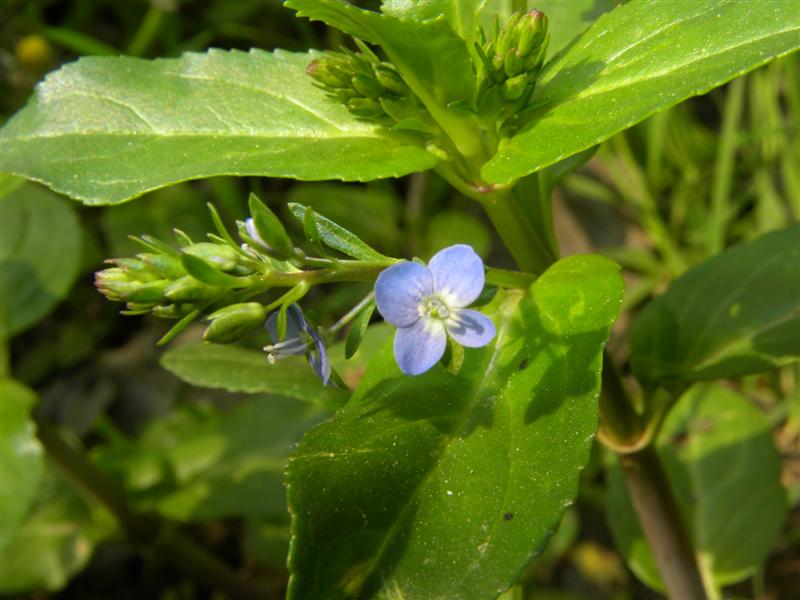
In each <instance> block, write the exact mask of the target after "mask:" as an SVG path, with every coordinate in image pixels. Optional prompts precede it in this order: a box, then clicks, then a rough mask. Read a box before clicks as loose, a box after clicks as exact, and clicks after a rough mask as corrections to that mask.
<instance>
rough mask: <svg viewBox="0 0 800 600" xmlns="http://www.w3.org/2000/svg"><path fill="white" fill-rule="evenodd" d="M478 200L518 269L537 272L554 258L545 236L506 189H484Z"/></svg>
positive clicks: (543, 268)
mask: <svg viewBox="0 0 800 600" xmlns="http://www.w3.org/2000/svg"><path fill="white" fill-rule="evenodd" d="M481 201H482V204H483V208H484V209H485V210H486V214H487V215H489V219H491V221H492V224H493V225H494V227H495V229H496V230H497V233H498V234H499V235H500V237H501V238H502V239H503V242H504V243H505V245H506V247H507V248H508V251H509V252H511V256H512V257H513V258H514V261H515V262H516V263H517V266H518V267H519V268H520V269H521V270H523V271H528V272H530V273H534V274H536V275H539V274H541V273H543V272H544V271H545V270H546V269H547V267H549V266H550V265H551V264H553V263H554V262H555V261H556V258H557V257H556V256H554V255H553V252H552V250H551V249H550V248H549V246H548V243H547V241H546V239H545V238H544V237H543V236H542V235H540V232H539V231H538V230H537V229H536V228H535V227H534V226H533V224H532V223H531V222H530V220H529V219H528V217H527V215H526V214H524V213H523V211H522V210H521V208H520V206H519V205H518V204H517V203H516V202H515V201H514V199H513V198H512V197H511V190H510V189H503V190H497V191H493V192H487V193H485V194H484V195H483V196H482V197H481ZM547 201H548V202H549V198H548V199H547Z"/></svg>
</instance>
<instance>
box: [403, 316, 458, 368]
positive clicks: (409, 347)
mask: <svg viewBox="0 0 800 600" xmlns="http://www.w3.org/2000/svg"><path fill="white" fill-rule="evenodd" d="M446 345H447V335H446V334H445V332H444V325H442V322H441V321H439V320H437V319H419V320H418V321H417V322H416V323H414V324H413V325H411V326H410V327H401V328H399V329H398V330H397V333H396V334H395V336H394V358H395V360H396V361H397V366H399V367H400V370H401V371H402V372H403V373H405V374H406V375H420V374H421V373H424V372H425V371H427V370H428V369H430V368H431V367H432V366H433V365H435V364H436V363H437V362H438V361H439V359H440V358H442V355H443V354H444V348H445V346H446Z"/></svg>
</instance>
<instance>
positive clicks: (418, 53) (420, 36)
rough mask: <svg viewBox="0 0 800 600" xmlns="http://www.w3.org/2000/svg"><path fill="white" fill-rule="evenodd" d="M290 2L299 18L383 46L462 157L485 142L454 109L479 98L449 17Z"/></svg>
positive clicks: (328, 1)
mask: <svg viewBox="0 0 800 600" xmlns="http://www.w3.org/2000/svg"><path fill="white" fill-rule="evenodd" d="M285 4H286V6H288V7H289V8H293V9H294V10H296V11H297V14H298V15H299V16H302V17H308V18H309V19H312V20H316V21H324V22H325V23H326V24H328V25H330V26H331V27H336V28H337V29H341V30H342V31H344V32H345V33H348V34H350V35H352V36H354V37H357V38H360V39H362V40H365V41H368V42H372V43H374V44H378V45H380V46H381V48H383V50H384V52H385V53H386V56H387V57H388V58H389V60H390V61H391V62H392V64H393V65H394V66H395V68H397V71H398V72H399V73H400V75H401V76H402V77H403V79H404V81H405V82H406V83H407V84H408V87H410V88H411V90H412V91H413V92H414V93H415V94H416V95H417V97H418V98H419V99H420V100H421V101H422V103H423V104H424V105H425V107H426V108H427V109H428V111H429V112H430V114H431V116H432V117H433V118H434V119H435V120H436V121H437V122H438V123H439V125H440V126H441V127H442V129H444V131H445V132H446V133H447V134H448V135H449V136H450V137H451V138H452V140H453V142H455V144H456V146H457V147H458V148H459V149H460V151H461V152H462V154H464V155H466V156H471V155H473V154H474V153H475V152H477V151H478V150H479V148H480V140H478V139H476V136H475V132H474V129H473V128H472V127H471V126H470V124H471V123H472V122H473V119H472V117H471V116H469V115H468V114H466V113H464V112H463V111H459V110H456V109H454V108H452V107H451V105H452V104H453V103H458V102H464V101H466V102H472V101H473V100H474V96H475V93H476V88H475V86H476V83H475V75H474V72H473V65H472V59H471V57H470V48H469V46H468V45H467V43H466V41H465V40H463V39H461V38H460V37H458V36H457V35H456V34H455V32H454V31H453V30H452V29H451V28H450V26H449V24H448V23H447V22H446V21H445V20H444V19H438V20H434V21H424V22H421V21H403V20H401V19H398V18H397V17H394V16H392V15H387V14H381V13H377V12H372V11H369V10H361V9H358V8H356V7H355V6H353V5H351V4H349V3H347V2H342V1H340V0H287V2H286V3H285Z"/></svg>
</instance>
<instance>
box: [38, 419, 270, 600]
mask: <svg viewBox="0 0 800 600" xmlns="http://www.w3.org/2000/svg"><path fill="white" fill-rule="evenodd" d="M36 435H37V437H38V438H39V441H40V442H41V443H42V445H43V446H44V448H45V450H46V451H47V455H48V457H49V458H50V459H51V460H52V461H53V462H54V463H56V465H58V467H60V468H61V469H62V470H63V471H64V473H65V474H66V475H67V476H68V477H69V478H70V480H71V481H72V482H73V483H75V484H76V485H77V486H78V487H79V488H80V489H81V490H83V491H84V492H86V493H87V494H89V495H91V496H93V497H94V498H95V499H96V500H98V501H99V502H100V503H101V504H103V505H104V506H105V507H106V508H107V509H108V510H109V511H110V512H111V513H112V514H113V515H114V517H116V519H117V521H118V522H119V524H120V526H121V527H122V529H123V530H124V531H125V533H126V534H127V535H128V537H129V538H130V539H131V540H132V541H133V542H135V543H137V544H142V545H148V546H150V547H152V548H153V549H155V551H156V552H157V554H158V555H159V556H163V557H164V559H165V560H167V561H169V562H170V563H172V564H173V566H175V567H176V568H177V569H179V570H181V571H183V572H184V573H186V574H187V575H189V576H191V577H192V578H194V579H196V580H197V581H200V582H203V583H205V584H206V585H209V586H211V587H216V588H222V589H224V590H225V591H226V592H227V593H228V594H230V596H231V597H233V598H243V599H251V598H252V599H256V598H269V597H271V596H274V594H275V592H276V591H278V590H279V588H280V587H281V586H282V583H278V582H276V583H275V584H273V583H272V582H271V581H270V582H263V581H255V580H252V579H245V578H244V577H242V576H240V575H239V574H237V573H235V572H234V571H233V570H232V569H231V568H230V567H229V566H228V565H226V564H224V563H223V562H221V561H219V560H218V559H217V558H216V557H215V556H213V555H212V554H210V553H208V552H207V551H206V550H205V549H204V548H202V547H201V546H200V545H198V544H197V543H196V542H195V541H194V540H193V539H192V538H190V537H189V536H187V535H186V534H185V533H183V532H182V531H180V530H179V529H178V528H177V526H176V525H175V524H171V523H168V522H166V521H164V520H163V519H161V518H160V517H159V516H157V515H154V514H143V513H137V512H133V511H132V510H130V508H129V507H128V505H127V501H126V498H125V494H124V493H123V491H122V490H121V489H120V488H119V486H117V484H116V483H115V482H114V481H113V480H112V479H110V478H109V477H107V476H106V474H105V473H103V472H102V471H100V470H99V469H98V468H97V467H95V466H94V464H92V463H91V462H90V461H89V460H88V459H87V458H86V456H85V455H84V454H83V453H82V452H80V451H79V450H77V449H76V448H74V447H73V446H72V445H71V444H69V443H67V441H66V440H65V439H64V437H63V436H62V434H61V433H60V432H59V431H58V430H57V429H56V428H55V427H53V426H52V425H50V424H49V423H45V422H43V421H40V422H38V423H37V428H36Z"/></svg>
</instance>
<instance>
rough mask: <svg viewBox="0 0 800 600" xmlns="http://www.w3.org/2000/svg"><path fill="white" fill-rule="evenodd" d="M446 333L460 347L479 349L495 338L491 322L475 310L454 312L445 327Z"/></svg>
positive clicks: (464, 309) (466, 309)
mask: <svg viewBox="0 0 800 600" xmlns="http://www.w3.org/2000/svg"><path fill="white" fill-rule="evenodd" d="M445 327H447V333H449V334H450V336H451V337H452V338H453V339H454V340H455V341H457V342H458V343H459V344H461V345H462V346H466V347H467V348H480V347H481V346H485V345H486V344H488V343H489V342H491V341H492V338H493V337H494V336H495V333H496V332H495V329H494V323H492V320H491V319H490V318H489V317H487V316H486V315H484V314H483V313H479V312H478V311H477V310H470V309H468V308H462V309H460V310H457V311H454V312H453V313H452V314H451V316H450V318H449V319H447V323H446V325H445Z"/></svg>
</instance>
